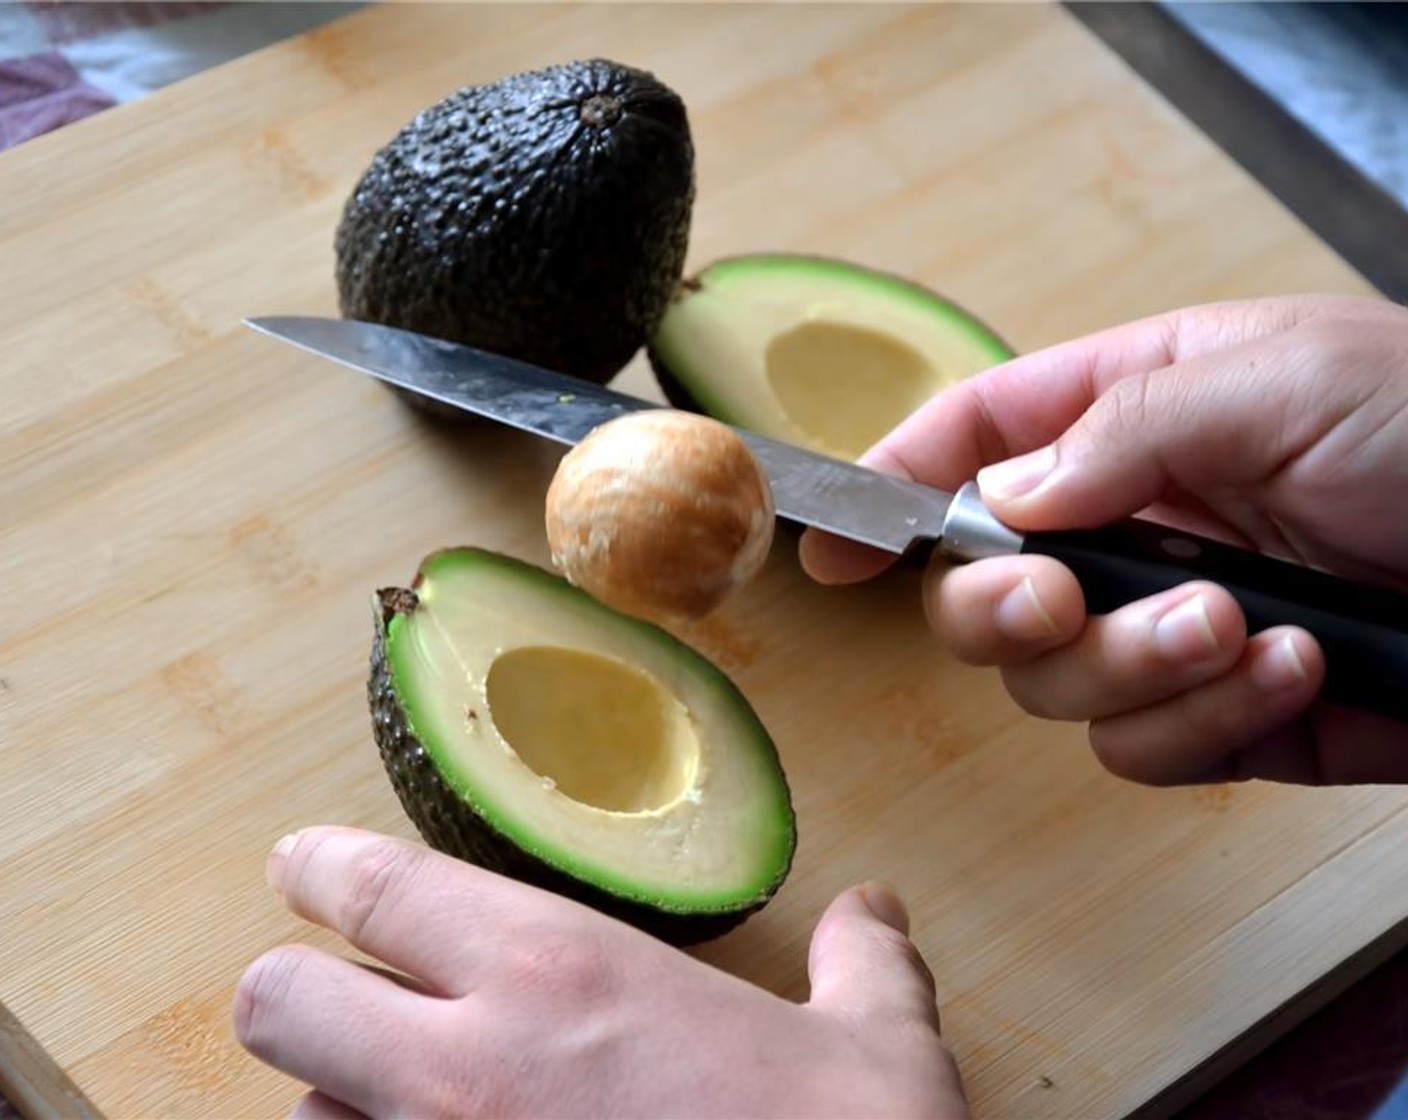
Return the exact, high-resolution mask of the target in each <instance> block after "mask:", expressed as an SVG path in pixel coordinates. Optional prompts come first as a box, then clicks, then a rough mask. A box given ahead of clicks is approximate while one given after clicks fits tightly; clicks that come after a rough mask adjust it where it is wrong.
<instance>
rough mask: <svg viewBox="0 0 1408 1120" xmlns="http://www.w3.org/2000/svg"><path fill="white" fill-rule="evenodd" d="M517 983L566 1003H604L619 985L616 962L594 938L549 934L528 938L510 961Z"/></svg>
mask: <svg viewBox="0 0 1408 1120" xmlns="http://www.w3.org/2000/svg"><path fill="white" fill-rule="evenodd" d="M509 968H510V970H511V973H510V974H511V975H512V977H513V981H514V984H515V986H516V987H518V988H519V989H520V990H524V991H531V992H548V993H551V994H552V996H553V997H554V998H555V999H560V1000H562V1001H563V1002H564V1005H567V1004H570V1005H572V1006H581V1005H583V1004H596V1003H601V1002H603V1001H604V1000H606V999H608V998H609V997H610V996H611V994H612V993H613V992H614V991H615V989H616V980H617V975H616V965H615V963H614V961H613V960H612V957H611V955H610V954H609V953H607V952H606V950H605V949H604V948H603V947H602V946H601V945H600V944H598V943H597V942H596V941H595V940H594V939H591V938H589V937H584V936H580V935H579V936H573V937H568V936H565V935H561V934H548V935H543V936H538V937H535V938H533V939H531V940H526V941H524V942H523V943H522V944H521V945H519V946H518V947H517V948H516V949H515V951H514V954H513V957H512V960H511V961H510V963H509Z"/></svg>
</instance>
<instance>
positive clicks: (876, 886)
mask: <svg viewBox="0 0 1408 1120" xmlns="http://www.w3.org/2000/svg"><path fill="white" fill-rule="evenodd" d="M860 897H861V901H862V902H864V903H865V906H866V909H867V910H869V911H870V912H871V913H872V914H874V915H875V916H876V917H877V918H879V919H880V920H881V921H882V922H884V923H885V924H886V925H887V926H889V927H890V928H891V929H895V930H899V931H900V933H902V934H904V935H905V936H906V937H907V936H909V911H908V910H906V909H905V905H904V903H903V902H901V901H900V896H899V895H897V894H896V893H895V892H894V891H892V890H891V889H890V888H889V887H887V886H885V884H884V883H866V884H865V885H864V886H863V887H861V889H860Z"/></svg>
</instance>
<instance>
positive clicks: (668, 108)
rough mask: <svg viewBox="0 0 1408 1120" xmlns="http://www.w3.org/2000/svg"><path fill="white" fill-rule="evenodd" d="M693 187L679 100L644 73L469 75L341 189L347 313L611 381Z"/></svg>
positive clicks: (578, 66) (681, 229)
mask: <svg viewBox="0 0 1408 1120" xmlns="http://www.w3.org/2000/svg"><path fill="white" fill-rule="evenodd" d="M694 193H695V180H694V149H693V144H692V141H691V136H690V129H689V123H688V118H687V113H686V110H685V105H684V103H683V101H682V100H681V98H680V97H679V96H678V95H677V94H676V93H675V92H674V91H672V90H671V89H669V88H668V87H667V86H665V85H664V84H663V83H661V82H660V81H659V80H657V79H656V78H655V77H654V76H653V75H651V74H649V73H647V72H645V71H642V70H637V69H634V68H631V67H628V66H623V65H620V64H618V63H615V62H611V61H609V60H605V59H592V60H585V61H576V62H571V63H566V64H563V65H559V66H553V67H548V68H546V69H542V70H536V71H531V72H527V73H523V74H515V75H512V76H509V77H506V78H504V79H502V80H500V81H496V82H493V83H489V84H485V85H477V86H466V87H464V88H462V89H460V90H458V91H457V92H455V93H453V94H451V95H450V96H448V97H446V98H445V99H443V100H442V101H440V102H438V103H437V104H435V105H433V106H430V107H429V108H427V109H425V110H424V111H422V112H421V113H419V114H418V115H417V116H416V117H415V118H414V119H412V120H411V121H410V122H409V123H408V124H407V125H406V126H405V127H404V128H403V129H402V130H401V131H400V132H399V133H398V134H397V135H396V136H395V137H393V138H392V140H391V141H390V142H389V143H387V144H386V145H385V146H384V147H383V148H382V149H381V150H380V151H378V152H377V153H376V155H375V157H374V158H373V160H372V161H371V164H370V165H369V166H368V168H367V169H366V171H365V172H364V174H363V175H362V177H361V179H360V181H359V182H358V183H357V185H356V187H355V189H354V190H353V192H352V194H351V195H350V196H349V198H348V200H347V202H346V204H345V206H344V210H343V213H342V217H341V220H340V222H339V224H338V227H337V231H336V237H335V250H336V277H337V288H338V299H339V306H340V310H341V313H342V314H343V316H344V317H347V318H352V319H362V320H368V321H372V322H379V323H385V324H388V325H391V326H397V327H402V328H405V329H408V330H413V331H418V332H420V333H423V334H429V335H433V336H436V337H439V338H444V339H448V340H450V341H453V342H461V343H464V344H466V345H471V346H476V347H479V348H481V349H486V350H492V351H494V352H497V353H501V354H507V355H509V356H511V357H515V358H519V359H522V360H524V361H529V362H534V363H536V364H538V365H543V366H547V367H549V368H551V369H555V370H558V371H560V372H563V373H568V374H572V375H575V376H577V377H582V378H585V379H587V380H591V381H595V382H598V383H605V382H606V381H609V380H610V379H611V378H612V377H613V376H615V374H616V373H618V372H619V371H620V370H621V369H622V368H623V367H624V366H625V365H626V363H627V362H629V361H630V359H631V358H632V357H633V356H634V355H635V353H636V352H637V351H638V350H639V349H640V348H641V347H642V346H643V345H644V344H645V342H646V340H647V339H648V338H649V337H650V335H651V334H652V333H653V332H654V330H655V328H656V327H657V326H658V325H659V322H660V318H661V316H662V315H663V314H664V311H665V308H666V306H667V305H668V302H669V300H670V297H671V295H672V294H673V293H674V290H675V287H676V285H677V284H678V282H679V279H680V276H681V273H682V271H683V268H684V260H685V253H686V249H687V247H688V241H689V229H690V217H691V211H692V207H693V202H694Z"/></svg>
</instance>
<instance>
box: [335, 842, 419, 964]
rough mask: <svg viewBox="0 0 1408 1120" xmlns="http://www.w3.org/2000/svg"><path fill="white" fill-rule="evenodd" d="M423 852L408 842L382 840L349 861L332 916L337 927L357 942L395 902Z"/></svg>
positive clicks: (415, 868) (412, 875)
mask: <svg viewBox="0 0 1408 1120" xmlns="http://www.w3.org/2000/svg"><path fill="white" fill-rule="evenodd" d="M422 859H423V857H422V854H421V853H420V852H419V851H417V850H416V849H415V848H412V847H410V846H409V845H406V844H402V843H399V842H398V841H394V840H381V841H378V842H377V843H375V844H371V845H368V846H367V848H366V849H364V850H363V851H362V852H360V853H359V854H358V855H357V857H356V859H355V860H354V861H353V863H352V867H351V870H350V872H349V878H348V882H347V886H346V890H345V892H344V894H343V897H342V901H341V904H340V906H339V907H338V912H337V914H336V917H335V921H336V925H337V929H338V931H339V932H341V933H342V934H343V935H344V936H345V937H347V938H348V939H349V940H352V941H356V940H358V939H360V938H361V937H362V936H363V934H364V933H365V932H366V931H367V930H368V929H369V928H370V927H371V926H372V925H373V923H375V922H377V921H380V920H382V919H383V918H384V916H385V914H386V912H387V911H388V910H389V909H391V908H392V907H393V906H394V905H395V899H396V896H397V894H398V889H399V885H400V884H402V883H404V882H406V881H408V880H410V879H411V878H412V877H414V875H415V874H416V872H417V871H418V869H419V867H420V865H421V862H422Z"/></svg>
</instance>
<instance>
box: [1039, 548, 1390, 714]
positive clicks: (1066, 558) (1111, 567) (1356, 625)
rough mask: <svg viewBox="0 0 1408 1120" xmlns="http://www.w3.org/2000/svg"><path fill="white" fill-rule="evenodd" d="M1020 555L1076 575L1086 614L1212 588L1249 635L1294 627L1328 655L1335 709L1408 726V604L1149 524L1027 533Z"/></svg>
mask: <svg viewBox="0 0 1408 1120" xmlns="http://www.w3.org/2000/svg"><path fill="white" fill-rule="evenodd" d="M1021 551H1022V552H1024V553H1039V554H1041V555H1044V556H1051V557H1054V558H1055V559H1057V560H1059V561H1061V563H1063V564H1065V565H1066V567H1068V568H1070V570H1071V571H1072V572H1074V573H1075V576H1076V579H1077V580H1078V581H1079V582H1080V586H1081V590H1082V591H1083V592H1084V594H1085V601H1086V609H1087V610H1088V611H1090V612H1091V613H1092V614H1104V613H1107V612H1109V611H1112V610H1114V609H1115V608H1117V607H1121V606H1124V605H1125V604H1126V603H1129V602H1132V601H1134V600H1135V599H1142V598H1144V597H1145V596H1147V595H1152V594H1154V593H1155V592H1158V591H1164V590H1166V589H1168V588H1170V587H1176V586H1178V585H1179V584H1182V583H1186V582H1187V581H1189V580H1194V579H1201V580H1210V581H1211V582H1213V583H1216V584H1219V585H1220V586H1222V587H1224V588H1226V589H1227V590H1228V591H1229V592H1230V593H1231V594H1232V596H1233V598H1235V599H1236V600H1237V602H1238V603H1239V604H1241V607H1242V610H1243V612H1245V614H1246V618H1247V630H1248V632H1249V633H1255V632H1256V631H1259V630H1265V629H1267V628H1269V627H1272V626H1281V625H1293V626H1300V627H1303V628H1304V629H1306V630H1308V631H1309V632H1310V633H1311V634H1313V635H1314V636H1315V639H1316V640H1317V641H1318V642H1319V643H1320V646H1321V648H1322V649H1323V651H1324V653H1325V668H1326V674H1325V684H1324V688H1323V689H1322V691H1321V695H1322V696H1323V697H1324V698H1325V699H1327V700H1333V701H1335V702H1337V703H1341V704H1346V705H1351V706H1353V707H1357V708H1362V709H1365V710H1368V711H1373V712H1377V713H1379V714H1381V715H1386V716H1390V717H1392V718H1394V719H1398V720H1402V721H1404V722H1408V598H1405V597H1404V596H1401V595H1396V594H1394V593H1392V592H1390V591H1387V590H1383V589H1381V588H1377V587H1369V586H1366V585H1363V584H1359V583H1354V582H1351V581H1349V580H1344V579H1340V578H1338V577H1336V576H1331V575H1328V574H1326V573H1324V572H1320V571H1316V570H1314V569H1311V568H1304V567H1301V566H1299V565H1296V564H1290V563H1286V562H1284V561H1281V560H1276V559H1273V558H1271V557H1268V556H1263V555H1260V554H1259V553H1255V552H1249V551H1247V550H1245V549H1240V548H1234V547H1232V546H1230V545H1225V544H1222V543H1221V542H1219V541H1213V540H1208V539H1207V538H1205V537H1199V536H1194V535H1193V534H1191V533H1185V532H1182V531H1179V530H1174V529H1167V528H1164V527H1163V526H1160V525H1156V524H1153V523H1152V522H1148V521H1124V522H1121V523H1119V524H1116V525H1111V526H1107V527H1104V528H1100V529H1080V530H1068V531H1061V532H1045V533H1027V534H1026V535H1025V537H1024V538H1023V542H1022V548H1021Z"/></svg>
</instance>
